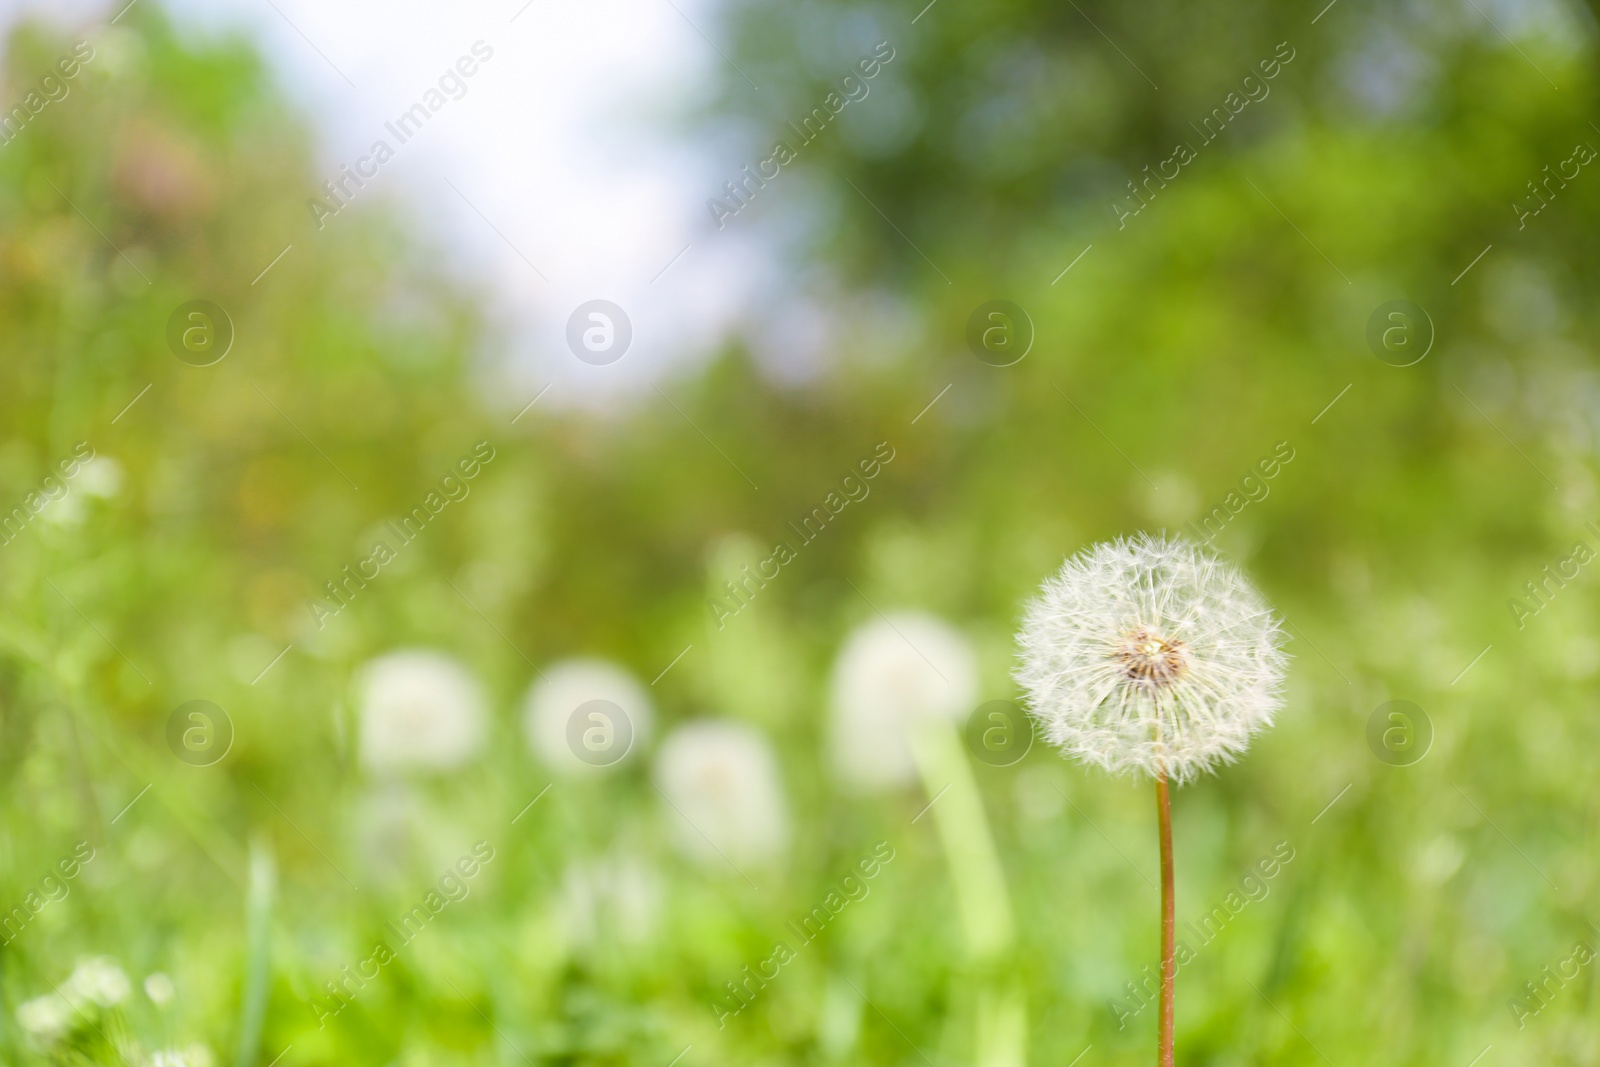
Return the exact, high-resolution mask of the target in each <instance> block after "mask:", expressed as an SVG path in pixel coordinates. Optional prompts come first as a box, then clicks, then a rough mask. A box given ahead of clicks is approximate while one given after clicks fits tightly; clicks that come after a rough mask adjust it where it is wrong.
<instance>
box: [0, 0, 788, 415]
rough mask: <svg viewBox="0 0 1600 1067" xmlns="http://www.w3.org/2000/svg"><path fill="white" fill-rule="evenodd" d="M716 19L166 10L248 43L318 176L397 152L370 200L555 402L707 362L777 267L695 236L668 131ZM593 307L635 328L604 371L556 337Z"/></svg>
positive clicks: (3, 0)
mask: <svg viewBox="0 0 1600 1067" xmlns="http://www.w3.org/2000/svg"><path fill="white" fill-rule="evenodd" d="M113 2H114V3H115V4H117V5H120V4H122V3H125V2H126V0H113ZM136 2H140V3H153V2H156V0H136ZM715 2H716V0H585V2H584V3H579V4H572V3H555V2H554V0H533V2H532V3H527V2H526V0H481V2H473V3H462V4H448V5H445V4H437V3H427V2H423V0H343V2H341V3H339V4H337V5H335V4H329V3H326V2H319V0H165V3H166V6H167V9H168V11H169V12H170V13H171V14H172V16H173V18H174V21H175V22H176V23H177V24H178V25H179V26H181V27H185V28H187V29H189V30H190V31H191V32H192V33H193V34H194V35H195V36H196V37H202V38H203V37H208V36H214V35H217V34H219V33H224V32H228V31H234V32H237V31H238V30H239V29H243V30H244V31H245V32H246V33H247V35H248V36H249V37H250V38H251V39H252V40H254V41H255V42H256V43H257V45H258V47H260V48H261V49H262V51H263V52H264V53H265V55H266V56H267V59H268V61H269V63H270V64H271V65H272V66H273V67H274V68H275V69H276V70H277V72H278V75H279V79H280V82H281V84H282V86H283V88H284V91H285V92H286V93H287V94H288V95H289V96H290V97H291V98H293V99H295V100H296V101H297V102H298V103H299V104H300V106H301V107H302V108H303V109H304V111H305V113H306V114H307V115H308V116H309V117H310V118H311V119H312V120H313V121H314V122H315V123H316V124H317V126H318V128H319V130H320V133H321V136H322V144H323V150H322V157H323V162H324V167H325V175H326V176H327V177H336V176H337V171H338V167H339V165H340V164H341V163H342V164H347V165H354V164H355V162H356V161H357V159H358V158H360V157H362V156H365V155H367V153H368V151H369V149H370V148H371V146H372V144H373V142H374V141H375V140H377V139H379V138H382V139H384V140H387V141H388V142H389V143H390V145H391V147H394V148H395V149H396V154H395V157H394V159H393V160H392V161H390V162H388V163H387V164H386V165H385V166H384V167H383V168H382V169H381V170H380V172H379V175H378V177H377V178H376V179H374V180H373V184H372V185H371V189H373V190H377V189H386V190H387V191H390V192H393V193H396V194H398V195H402V196H405V197H407V198H408V199H409V201H410V202H411V203H412V204H413V205H414V209H415V210H414V217H415V219H416V222H417V225H418V226H420V227H425V228H429V229H431V230H432V231H433V232H434V233H435V234H436V235H437V236H438V237H439V238H440V239H441V240H442V242H443V243H444V244H445V245H446V246H447V247H449V248H450V249H451V250H452V252H453V253H454V255H455V256H456V257H457V258H458V260H459V263H460V265H461V268H462V270H463V272H464V273H465V274H466V275H467V276H468V277H471V278H481V279H482V281H483V284H484V287H485V291H486V292H485V295H486V296H487V298H488V303H489V305H490V307H491V308H492V309H493V310H494V313H495V314H496V316H497V318H498V319H499V321H500V322H501V323H503V327H504V328H503V331H502V332H503V340H502V341H501V342H500V343H498V344H497V345H496V351H495V352H493V353H490V355H499V356H503V357H504V359H505V360H506V363H507V364H508V366H509V367H510V368H511V373H512V375H513V378H514V381H515V383H516V386H517V390H523V389H525V388H527V387H531V391H530V392H528V395H530V396H531V395H532V392H536V391H537V390H538V389H540V388H542V387H543V386H544V385H546V384H549V383H554V387H553V388H552V389H551V391H550V396H549V397H548V398H547V400H548V401H549V402H551V403H556V404H559V403H563V402H571V401H573V400H575V399H578V398H581V397H587V398H589V399H593V400H598V401H602V402H603V401H604V398H606V397H614V396H615V394H616V392H617V391H618V390H621V391H622V392H628V393H635V394H637V393H639V392H640V391H643V392H644V393H646V394H648V393H649V386H650V384H651V383H652V382H653V381H657V380H660V379H661V378H662V377H663V374H664V371H665V369H666V368H669V367H671V366H674V365H681V364H683V363H685V362H687V361H692V360H695V359H697V358H703V357H704V355H705V354H706V353H707V352H708V350H709V349H711V348H712V347H713V346H714V345H715V343H716V341H717V340H718V339H719V338H721V337H723V336H725V335H726V333H727V332H728V331H729V330H730V329H731V328H732V327H733V325H734V324H735V323H736V322H737V321H738V319H739V316H740V309H741V308H743V307H748V306H750V305H751V298H752V294H753V293H754V292H755V291H756V289H757V287H758V286H759V285H760V284H761V280H760V279H761V278H762V277H763V275H764V274H770V272H771V270H772V264H771V263H770V262H769V260H770V259H771V257H770V256H765V255H763V254H761V253H760V251H759V246H757V245H756V244H755V243H753V242H751V241H749V240H744V239H741V238H740V237H738V236H736V235H735V234H734V233H733V231H732V230H728V231H723V232H720V233H719V232H716V231H713V230H709V229H708V227H707V225H706V223H707V221H708V220H709V215H708V213H707V210H706V207H705V204H706V199H707V198H708V197H709V196H711V195H713V194H714V193H715V192H716V191H717V190H718V189H719V188H720V186H721V183H722V182H723V181H724V180H726V178H727V177H729V176H730V175H725V174H721V173H720V172H719V171H718V170H717V167H716V161H715V160H712V159H710V158H709V155H708V153H705V152H701V151H697V150H696V149H695V146H694V144H693V142H692V140H691V138H690V137H689V136H688V135H686V134H684V133H681V132H679V131H681V130H682V129H683V123H682V121H681V120H682V118H683V117H684V116H686V115H688V114H690V113H691V111H692V109H693V108H694V107H695V106H696V105H697V104H698V103H699V102H700V101H702V100H703V99H704V98H705V95H706V94H708V93H709V92H710V91H711V90H712V87H713V82H714V80H715V79H716V78H718V77H719V76H721V75H722V74H724V73H725V72H727V71H728V69H729V68H727V67H726V66H725V64H726V63H727V61H726V60H725V59H724V58H723V57H722V56H721V55H719V54H718V50H717V49H718V48H719V47H722V48H723V49H724V50H726V48H725V46H724V45H723V42H722V41H721V40H720V39H719V29H718V25H717V20H716V17H715V8H714V4H715ZM117 10H118V7H115V6H114V7H111V8H109V9H108V8H106V7H104V6H103V5H101V4H97V3H84V2H78V0H0V21H3V22H4V23H5V24H7V25H9V24H10V23H11V22H13V21H14V20H16V19H17V18H18V17H20V16H21V15H23V14H29V13H37V14H40V15H44V16H45V17H48V18H50V19H52V20H53V21H58V22H63V23H66V24H67V25H69V26H82V25H85V24H87V23H90V22H100V21H104V20H106V19H108V18H110V17H111V16H112V15H114V14H115V13H116V11H117ZM702 32H703V34H704V35H705V36H702ZM708 37H709V38H710V40H709V41H708V39H707V38H708ZM480 40H481V41H482V42H484V45H486V46H487V47H488V48H489V49H492V50H493V57H492V58H491V59H489V60H488V61H486V62H482V63H481V64H480V67H479V69H478V71H477V72H476V73H475V74H474V75H473V76H472V77H471V78H470V79H466V85H467V91H466V94H465V95H464V96H462V97H461V98H460V99H451V100H450V101H449V102H448V103H447V104H446V105H445V106H444V107H443V108H442V109H440V110H439V111H438V113H437V114H435V115H434V116H433V117H432V118H431V119H430V120H429V121H428V123H427V124H426V126H425V127H424V129H423V130H422V131H421V132H420V133H418V134H417V135H416V136H414V137H413V138H412V139H411V140H409V141H408V142H407V143H405V144H404V145H401V144H399V142H398V140H397V139H396V138H395V137H393V136H392V135H391V134H390V133H389V132H388V131H387V130H386V129H385V128H384V124H385V123H386V122H391V121H394V120H396V119H397V118H398V117H399V116H400V115H401V114H402V113H404V112H405V111H406V109H407V108H409V107H410V106H411V105H412V104H414V103H416V102H417V101H419V100H420V99H421V98H422V96H423V94H424V93H425V92H426V91H427V90H428V89H430V88H432V87H435V86H436V85H437V83H438V80H439V77H440V75H441V74H444V73H445V72H446V71H447V69H449V68H450V67H452V66H453V65H454V64H455V63H456V61H457V59H458V58H460V57H461V56H464V55H470V54H471V49H472V45H473V44H474V42H477V41H480ZM711 42H716V44H715V45H713V44H712V43H711ZM719 68H720V69H719ZM452 187H453V188H452ZM312 191H313V190H311V189H308V190H307V195H308V196H309V195H310V194H311V193H312ZM360 201H361V198H360V197H358V198H357V204H356V208H355V209H357V210H358V209H359V207H360ZM307 218H308V222H309V218H310V214H309V211H308V214H307ZM337 224H338V220H337V219H333V220H329V221H328V225H330V226H332V225H337ZM308 251H309V249H308ZM291 254H293V253H292V252H291ZM540 275H543V277H542V278H541V276H540ZM545 279H548V280H545ZM769 280H770V279H769ZM593 299H605V300H609V301H612V302H614V303H615V304H617V305H620V306H621V307H622V308H623V309H624V311H625V312H626V314H627V316H628V317H629V319H630V320H631V324H632V333H633V338H632V342H631V345H630V347H629V350H628V351H627V353H626V354H625V355H624V356H623V357H622V359H621V360H620V361H618V362H615V363H611V364H609V365H599V366H597V365H590V364H587V363H584V362H582V361H580V360H578V359H577V358H575V357H574V356H573V354H572V352H571V351H570V350H569V348H568V346H567V342H566V333H567V320H568V318H569V316H570V315H571V314H572V312H573V311H574V310H575V309H576V308H577V307H578V305H579V304H582V303H584V302H586V301H589V300H593ZM585 325H586V326H590V325H593V323H588V322H586V323H585Z"/></svg>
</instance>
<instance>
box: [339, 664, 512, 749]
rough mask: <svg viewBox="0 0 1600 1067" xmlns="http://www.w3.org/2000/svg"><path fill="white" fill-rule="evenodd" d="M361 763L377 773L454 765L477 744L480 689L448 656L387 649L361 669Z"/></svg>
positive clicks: (481, 738)
mask: <svg viewBox="0 0 1600 1067" xmlns="http://www.w3.org/2000/svg"><path fill="white" fill-rule="evenodd" d="M360 690H361V701H360V708H361V712H360V714H361V762H362V764H363V765H365V766H366V768H367V769H368V770H369V771H372V772H374V773H377V774H380V775H382V774H393V773H399V772H404V771H408V770H421V771H443V770H450V769H453V768H455V767H459V766H461V765H462V764H464V763H466V762H467V761H469V760H471V759H472V758H473V757H474V756H476V755H477V754H478V752H479V750H480V749H482V747H483V742H484V726H485V719H486V713H485V711H484V700H483V693H482V690H481V689H480V688H479V686H478V683H477V680H476V679H474V678H473V677H472V675H471V674H470V673H468V671H467V669H466V668H465V667H463V666H462V665H461V664H460V663H459V662H457V661H456V660H455V659H453V658H451V657H450V656H447V655H444V654H443V653H441V652H433V651H428V650H424V649H406V650H402V651H399V652H391V653H389V654H387V655H384V656H379V657H378V658H377V659H375V660H372V661H371V662H370V663H368V664H367V665H366V666H365V667H364V668H362V670H361V680H360Z"/></svg>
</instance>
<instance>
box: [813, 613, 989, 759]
mask: <svg viewBox="0 0 1600 1067" xmlns="http://www.w3.org/2000/svg"><path fill="white" fill-rule="evenodd" d="M977 692H978V673H977V663H976V657H975V656H974V655H973V653H972V646H971V645H970V644H969V643H968V642H967V639H966V638H965V637H963V636H962V635H961V633H960V631H958V630H956V629H955V628H954V627H952V626H950V624H949V623H946V622H944V621H943V620H942V619H938V618H935V617H934V616H932V615H928V614H924V613H922V612H895V613H892V614H889V615H886V616H883V617H881V618H877V619H873V620H872V621H871V622H867V623H864V624H862V625H861V626H859V627H857V628H856V629H855V630H854V631H853V632H852V633H851V634H850V636H849V638H848V639H847V640H846V641H845V644H844V648H843V649H842V650H841V651H840V653H839V659H838V662H837V663H836V664H835V665H834V669H833V681H832V720H831V723H830V730H829V740H830V747H831V748H832V750H833V763H834V767H835V769H836V770H837V771H838V772H839V776H840V777H841V778H843V779H844V781H845V782H846V783H848V784H849V785H851V786H853V787H854V788H857V789H862V790H877V789H887V788H893V787H895V786H899V785H904V784H905V783H907V782H911V781H914V780H915V779H916V776H917V765H916V760H915V758H914V757H913V755H912V750H911V740H910V731H912V730H914V729H915V728H916V727H917V726H919V725H920V724H922V723H925V722H929V721H934V722H939V721H943V722H952V723H953V722H960V721H961V719H962V718H963V717H965V716H966V715H967V714H969V713H970V712H971V711H972V706H973V701H974V700H975V699H976V698H977Z"/></svg>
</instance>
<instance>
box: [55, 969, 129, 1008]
mask: <svg viewBox="0 0 1600 1067" xmlns="http://www.w3.org/2000/svg"><path fill="white" fill-rule="evenodd" d="M132 989H133V986H132V984H131V983H130V982H129V981H128V976H127V974H125V973H124V972H123V970H122V968H121V967H120V966H118V964H117V961H116V960H114V959H112V958H111V957H110V956H91V957H90V958H89V959H86V960H83V961H81V962H80V963H79V964H78V966H77V967H75V968H73V971H72V977H70V978H68V979H67V984H66V988H65V990H64V992H65V993H66V995H67V997H68V999H70V1000H72V1001H73V1002H74V1003H78V1002H82V1001H89V1002H91V1003H94V1004H97V1005H99V1006H100V1007H102V1008H112V1007H115V1006H117V1005H118V1004H121V1003H122V1002H123V1001H124V1000H127V999H128V994H129V992H131V991H132Z"/></svg>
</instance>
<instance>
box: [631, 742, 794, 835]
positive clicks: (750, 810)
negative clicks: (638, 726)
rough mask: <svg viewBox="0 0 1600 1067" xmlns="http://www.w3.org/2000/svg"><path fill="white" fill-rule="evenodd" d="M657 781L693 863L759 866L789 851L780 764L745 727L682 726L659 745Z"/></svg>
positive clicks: (656, 770)
mask: <svg viewBox="0 0 1600 1067" xmlns="http://www.w3.org/2000/svg"><path fill="white" fill-rule="evenodd" d="M655 780H656V786H657V788H659V789H660V790H661V795H662V796H663V797H664V798H666V801H667V804H668V806H669V808H670V809H671V810H669V811H667V812H666V817H667V819H668V821H669V822H671V823H672V824H673V826H674V829H675V831H676V834H677V842H678V845H679V847H680V848H681V849H682V850H683V852H684V853H686V854H687V855H688V856H689V857H690V858H691V859H694V860H696V861H698V862H700V863H702V864H705V865H706V866H711V867H715V866H719V865H720V866H724V867H725V866H726V865H727V864H728V863H730V862H731V863H733V864H735V865H737V864H739V863H740V862H743V861H745V860H752V861H758V862H759V861H762V860H768V859H772V858H774V857H776V856H778V855H779V854H780V853H782V851H783V849H784V847H785V845H787V844H788V840H789V816H788V810H787V808H786V806H785V804H784V799H783V787H782V785H781V784H780V783H779V781H778V761H777V760H776V759H775V758H774V756H773V754H772V746H771V745H769V744H768V743H767V739H766V738H765V737H764V736H762V735H761V734H760V733H759V732H758V731H756V730H755V729H753V728H751V727H749V726H746V725H744V724H743V723H736V722H717V721H712V720H704V721H701V722H694V723H690V724H688V725H687V726H680V727H679V728H678V729H676V730H674V731H673V732H672V733H671V734H669V735H668V736H667V738H666V740H664V741H663V742H662V743H661V752H660V754H659V755H658V756H657V757H656V766H655Z"/></svg>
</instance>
